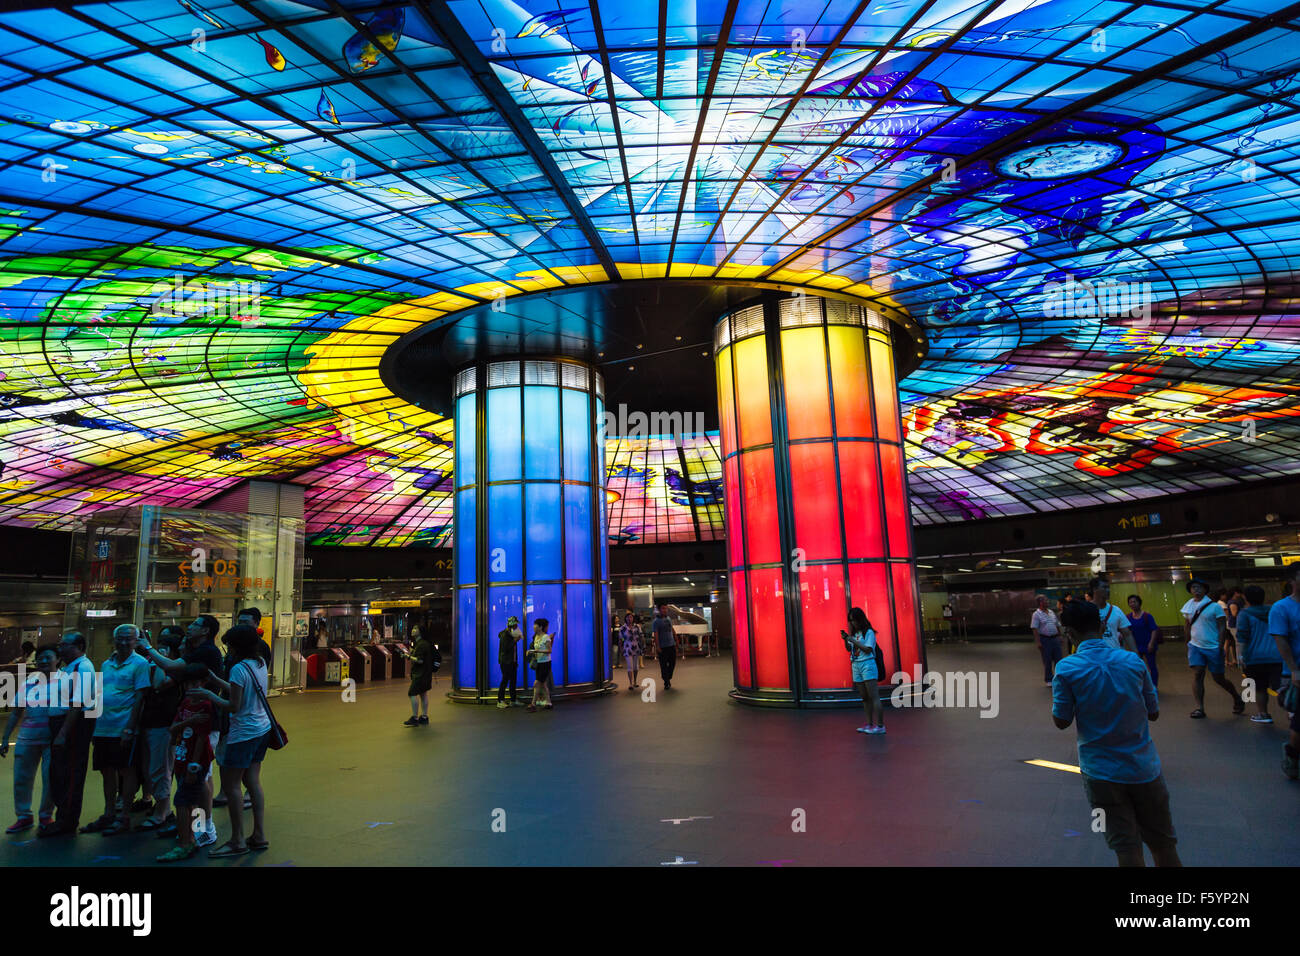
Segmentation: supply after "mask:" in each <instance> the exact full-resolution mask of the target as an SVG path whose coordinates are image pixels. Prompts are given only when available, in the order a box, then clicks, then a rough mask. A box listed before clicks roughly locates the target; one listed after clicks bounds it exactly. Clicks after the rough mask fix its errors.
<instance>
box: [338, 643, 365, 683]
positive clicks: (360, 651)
mask: <svg viewBox="0 0 1300 956" xmlns="http://www.w3.org/2000/svg"><path fill="white" fill-rule="evenodd" d="M368 648H369V645H368V644H350V645H348V646H347V647H345V648H344V652H345V653H346V654H347V656H348V664H349V670H348V676H350V677H351V678H352V679H353V680H354V681H356V682H357V683H358V684H364V683H365V682H366V681H368V680H370V651H369V649H368Z"/></svg>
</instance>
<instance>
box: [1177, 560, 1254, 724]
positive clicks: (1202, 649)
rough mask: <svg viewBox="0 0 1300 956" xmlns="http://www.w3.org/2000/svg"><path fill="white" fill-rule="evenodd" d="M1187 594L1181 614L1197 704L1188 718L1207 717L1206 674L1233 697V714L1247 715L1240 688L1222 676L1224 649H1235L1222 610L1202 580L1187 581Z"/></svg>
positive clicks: (1193, 693)
mask: <svg viewBox="0 0 1300 956" xmlns="http://www.w3.org/2000/svg"><path fill="white" fill-rule="evenodd" d="M1187 590H1188V591H1189V592H1191V595H1192V597H1191V600H1189V601H1188V602H1187V603H1186V604H1184V605H1183V607H1182V613H1183V620H1184V621H1185V622H1186V624H1187V665H1188V666H1189V667H1190V668H1191V669H1192V697H1193V698H1195V700H1196V708H1195V709H1194V710H1193V711H1192V712H1191V714H1190V715H1189V716H1191V717H1194V718H1196V719H1198V720H1199V719H1201V718H1204V717H1205V672H1206V671H1207V670H1208V671H1209V672H1210V676H1211V677H1213V678H1214V682H1215V683H1216V684H1218V685H1219V686H1220V687H1222V688H1223V689H1224V690H1225V691H1227V692H1228V693H1229V694H1230V695H1231V696H1232V712H1233V713H1234V714H1242V713H1245V711H1246V702H1245V701H1244V700H1242V699H1241V695H1240V694H1239V693H1237V688H1235V687H1233V686H1232V684H1231V682H1230V681H1229V680H1228V679H1227V678H1226V677H1224V676H1223V670H1224V665H1223V651H1224V645H1225V644H1227V645H1228V646H1230V647H1231V646H1232V645H1233V641H1232V635H1231V634H1229V633H1228V622H1227V617H1226V615H1225V614H1224V613H1223V608H1221V607H1219V604H1218V602H1217V601H1215V600H1213V599H1212V598H1210V596H1209V591H1210V586H1209V585H1208V584H1206V583H1205V582H1204V581H1202V580H1201V579H1200V578H1193V579H1192V580H1190V581H1188V582H1187ZM1234 650H1235V648H1234Z"/></svg>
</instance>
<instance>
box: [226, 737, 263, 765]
mask: <svg viewBox="0 0 1300 956" xmlns="http://www.w3.org/2000/svg"><path fill="white" fill-rule="evenodd" d="M270 739H271V732H270V731H269V730H268V731H267V732H266V733H264V734H262V736H260V737H254V738H253V739H252V740H241V741H239V742H238V743H231V742H230V741H229V740H227V741H226V746H225V752H224V753H223V754H222V755H221V760H220V763H221V766H223V767H229V768H230V769H231V770H243V769H246V768H247V767H249V766H251V765H252V764H255V763H261V762H262V760H263V759H264V758H265V757H266V748H267V744H268V743H269V742H270Z"/></svg>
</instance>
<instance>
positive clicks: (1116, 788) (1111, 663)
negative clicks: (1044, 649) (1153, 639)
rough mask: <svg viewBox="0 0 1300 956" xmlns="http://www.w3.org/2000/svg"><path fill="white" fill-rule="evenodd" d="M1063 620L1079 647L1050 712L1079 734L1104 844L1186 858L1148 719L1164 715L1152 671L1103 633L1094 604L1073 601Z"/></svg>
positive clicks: (1169, 859) (1058, 682) (1060, 672)
mask: <svg viewBox="0 0 1300 956" xmlns="http://www.w3.org/2000/svg"><path fill="white" fill-rule="evenodd" d="M1061 626H1062V628H1063V629H1064V630H1065V632H1066V634H1067V636H1069V637H1070V639H1071V641H1072V642H1073V643H1075V644H1077V645H1078V650H1077V651H1076V652H1075V654H1073V655H1072V656H1070V657H1067V658H1066V659H1065V660H1063V661H1061V663H1059V664H1057V665H1056V676H1055V677H1053V678H1052V720H1053V722H1054V723H1055V724H1056V726H1057V727H1058V728H1060V729H1061V730H1065V729H1066V728H1067V727H1069V726H1070V724H1071V723H1074V724H1075V725H1076V727H1077V729H1078V735H1079V768H1080V770H1081V772H1082V774H1083V790H1084V793H1086V794H1087V795H1088V802H1089V803H1090V804H1091V805H1092V808H1093V810H1094V811H1095V810H1101V811H1102V813H1103V816H1102V826H1103V828H1104V832H1105V834H1106V845H1107V846H1109V847H1110V848H1111V849H1112V850H1114V851H1115V856H1116V857H1117V858H1118V860H1119V865H1120V866H1145V865H1146V861H1145V859H1144V858H1143V856H1142V844H1143V843H1145V844H1146V845H1147V846H1149V847H1150V848H1151V857H1152V859H1153V860H1154V861H1155V864H1156V866H1182V865H1183V864H1182V861H1181V860H1179V859H1178V851H1177V849H1176V844H1177V842H1178V838H1177V836H1176V834H1175V833H1174V823H1173V819H1172V818H1171V816H1170V813H1169V790H1168V788H1166V787H1165V778H1164V775H1163V774H1162V773H1161V772H1160V757H1159V755H1157V754H1156V747H1155V744H1154V743H1152V741H1151V732H1150V730H1149V729H1148V727H1147V722H1148V721H1152V720H1155V719H1156V718H1157V717H1159V716H1160V703H1159V700H1158V699H1157V697H1156V689H1155V686H1154V685H1153V684H1152V683H1151V674H1150V672H1149V671H1148V670H1147V666H1146V664H1145V663H1143V661H1142V658H1141V657H1139V656H1138V655H1136V654H1133V653H1131V652H1130V651H1127V650H1124V649H1123V648H1118V647H1110V646H1108V645H1107V644H1105V643H1104V642H1103V641H1102V639H1101V636H1102V626H1101V615H1100V614H1099V613H1098V611H1097V606H1096V605H1095V604H1091V603H1088V602H1085V601H1071V602H1070V603H1069V604H1067V605H1066V607H1065V610H1064V611H1063V612H1062V613H1061Z"/></svg>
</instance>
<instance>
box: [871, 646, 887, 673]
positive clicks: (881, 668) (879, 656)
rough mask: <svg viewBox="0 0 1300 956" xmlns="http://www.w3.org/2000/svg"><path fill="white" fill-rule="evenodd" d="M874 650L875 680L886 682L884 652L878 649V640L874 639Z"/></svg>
mask: <svg viewBox="0 0 1300 956" xmlns="http://www.w3.org/2000/svg"><path fill="white" fill-rule="evenodd" d="M874 650H875V652H876V681H877V682H878V683H887V682H886V681H885V652H884V651H882V650H881V649H880V641H876V646H875V648H874Z"/></svg>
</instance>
